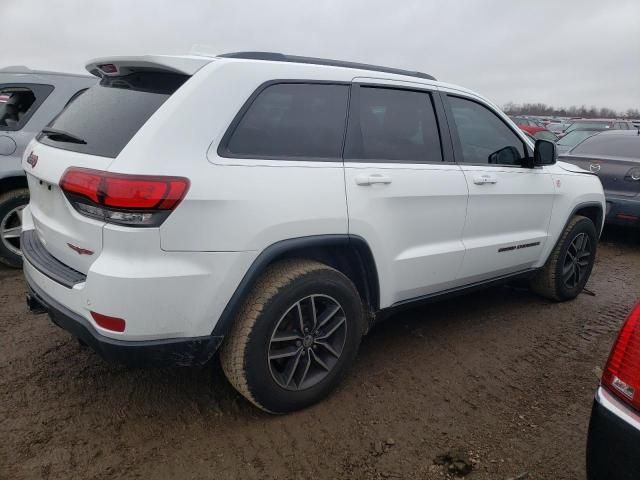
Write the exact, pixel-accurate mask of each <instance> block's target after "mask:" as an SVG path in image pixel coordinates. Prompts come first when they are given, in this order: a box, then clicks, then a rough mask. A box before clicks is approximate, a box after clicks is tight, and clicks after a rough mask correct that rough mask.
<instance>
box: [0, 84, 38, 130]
mask: <svg viewBox="0 0 640 480" xmlns="http://www.w3.org/2000/svg"><path fill="white" fill-rule="evenodd" d="M35 101H36V96H35V95H34V93H33V92H32V91H31V89H29V88H18V87H7V88H3V89H0V129H5V130H8V129H12V130H13V129H16V128H17V127H18V125H20V124H21V123H22V122H21V121H22V119H23V118H24V117H25V115H26V114H27V112H28V111H29V109H31V107H32V106H33V104H34V103H35ZM7 127H9V128H7Z"/></svg>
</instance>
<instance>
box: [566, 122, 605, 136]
mask: <svg viewBox="0 0 640 480" xmlns="http://www.w3.org/2000/svg"><path fill="white" fill-rule="evenodd" d="M584 128H602V129H603V130H604V129H605V128H611V122H575V123H572V124H571V125H569V128H567V130H566V132H567V133H569V132H572V131H573V130H578V129H584Z"/></svg>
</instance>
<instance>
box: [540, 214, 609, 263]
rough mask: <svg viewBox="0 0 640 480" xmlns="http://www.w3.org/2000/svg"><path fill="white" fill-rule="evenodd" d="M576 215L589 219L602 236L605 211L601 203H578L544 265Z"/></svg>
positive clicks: (547, 255)
mask: <svg viewBox="0 0 640 480" xmlns="http://www.w3.org/2000/svg"><path fill="white" fill-rule="evenodd" d="M576 215H582V216H584V217H587V218H588V219H589V220H591V221H592V222H593V224H594V225H595V227H596V231H597V232H598V235H600V234H601V233H602V229H603V227H604V224H603V220H604V211H603V208H602V204H601V203H600V202H581V203H578V204H577V205H575V206H574V207H573V209H572V210H571V212H570V213H569V215H567V219H566V220H565V222H564V224H562V228H561V229H560V230H559V232H558V238H557V239H556V241H555V242H554V243H553V247H551V248H550V249H549V251H548V252H547V254H546V255H545V257H544V263H543V265H544V264H546V262H547V261H548V260H549V256H550V255H551V253H552V252H553V250H554V249H555V248H556V246H557V244H558V242H559V241H560V239H561V238H562V232H564V231H565V230H566V229H567V226H568V225H569V222H571V219H572V218H573V217H575V216H576Z"/></svg>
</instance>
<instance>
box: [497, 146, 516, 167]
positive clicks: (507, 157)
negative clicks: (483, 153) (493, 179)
mask: <svg viewBox="0 0 640 480" xmlns="http://www.w3.org/2000/svg"><path fill="white" fill-rule="evenodd" d="M519 161H520V152H519V151H518V149H517V148H516V147H512V146H508V147H504V148H501V149H500V150H498V151H496V152H493V153H492V154H491V155H489V163H491V164H494V165H517V164H518V162H519Z"/></svg>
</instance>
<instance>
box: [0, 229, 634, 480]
mask: <svg viewBox="0 0 640 480" xmlns="http://www.w3.org/2000/svg"><path fill="white" fill-rule="evenodd" d="M639 240H640V239H639V238H638V236H637V235H634V234H632V233H629V232H625V231H614V232H606V234H605V236H604V238H603V242H602V243H601V246H600V250H599V254H598V263H597V266H596V269H595V271H594V275H593V276H592V279H591V281H590V283H589V285H588V287H589V288H590V289H591V290H593V291H594V292H595V294H596V296H589V295H586V294H583V295H581V296H580V297H579V298H578V299H577V300H575V301H573V302H570V303H566V304H552V303H549V302H547V301H544V300H541V299H540V298H537V297H535V296H533V295H532V294H530V293H528V292H526V291H522V290H517V289H514V288H508V287H503V288H494V289H491V290H486V291H483V292H479V293H476V294H473V295H471V296H467V297H463V298H461V299H457V300H451V301H447V302H444V303H439V304H434V305H430V306H427V307H423V308H421V309H415V310H410V311H407V312H404V313H402V314H398V315H396V316H395V317H393V318H391V319H390V320H388V321H387V322H386V323H383V324H381V325H379V326H378V327H376V328H375V329H374V331H373V332H372V333H371V334H370V335H369V336H368V337H367V338H366V339H365V340H364V343H363V345H362V349H361V352H360V356H359V359H358V361H357V364H356V366H355V368H354V371H353V373H352V375H351V376H350V377H349V378H348V380H347V381H346V382H345V384H344V385H343V386H342V387H341V388H340V389H339V390H338V391H337V392H336V393H335V394H334V395H332V396H331V397H330V398H329V399H328V400H326V401H325V402H323V403H321V404H319V405H317V406H315V407H313V408H310V409H308V410H306V411H303V412H299V413H296V414H293V415H289V416H285V417H271V416H268V415H265V414H262V413H260V412H258V411H257V410H255V409H254V408H253V407H252V406H251V405H249V404H248V403H247V402H245V401H244V400H243V399H242V398H241V397H240V396H239V395H238V394H236V393H235V392H234V391H233V390H232V388H231V387H230V386H229V384H228V383H227V382H226V380H225V379H224V377H223V375H222V373H221V371H220V369H219V367H218V365H217V363H216V362H214V363H213V364H212V365H209V366H207V367H204V368H200V369H167V370H130V369H125V368H122V367H118V366H111V365H108V364H105V363H104V362H103V361H102V360H101V359H100V358H99V357H97V356H96V355H94V354H93V353H92V352H91V351H89V350H87V349H83V348H81V347H80V346H79V345H78V343H77V342H76V341H75V340H74V339H72V338H71V337H70V336H69V335H67V334H66V333H65V332H64V331H62V330H60V329H58V328H56V327H55V326H53V325H52V324H51V323H50V322H49V321H48V319H47V317H46V316H43V315H40V316H33V315H30V314H28V313H27V310H26V307H25V305H24V293H25V286H24V283H23V281H22V277H21V274H20V273H19V272H14V271H9V270H0V285H1V287H0V439H1V440H0V478H2V479H4V478H7V479H8V478H11V479H23V478H65V479H66V478H82V479H85V478H154V479H164V478H198V479H200V478H215V479H222V478H248V479H253V478H255V479H267V478H354V479H363V478H420V479H430V478H433V479H442V478H445V477H446V475H445V474H444V473H443V471H444V469H445V468H446V467H441V466H439V465H435V464H434V459H435V458H436V457H437V456H438V455H439V454H442V453H445V452H448V451H450V450H452V449H459V450H462V453H463V454H465V455H466V456H468V457H469V458H470V459H471V460H473V471H472V472H471V473H470V474H469V475H468V477H466V478H471V479H492V480H493V479H496V480H502V479H508V478H513V477H516V478H528V479H553V480H559V479H571V480H575V479H582V478H584V467H583V463H584V458H583V457H584V453H583V452H584V443H585V433H586V429H587V424H588V418H589V409H590V405H591V400H592V395H593V392H594V388H595V386H596V384H597V377H596V375H597V372H598V368H599V367H600V366H601V365H602V364H603V362H604V360H605V358H606V355H607V353H608V350H609V348H610V345H611V342H612V340H613V338H614V336H615V332H616V331H617V329H618V327H619V325H620V324H621V322H622V320H623V318H624V316H625V314H626V313H627V312H628V310H629V308H630V307H631V306H632V304H633V302H634V300H635V299H636V298H637V297H638V296H639V293H640V241H639ZM523 474H526V475H523Z"/></svg>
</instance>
